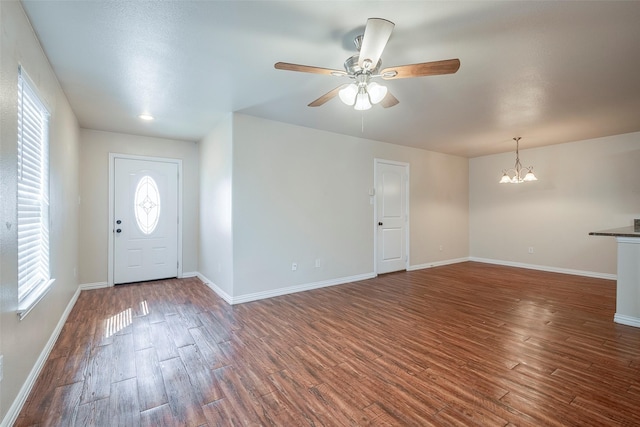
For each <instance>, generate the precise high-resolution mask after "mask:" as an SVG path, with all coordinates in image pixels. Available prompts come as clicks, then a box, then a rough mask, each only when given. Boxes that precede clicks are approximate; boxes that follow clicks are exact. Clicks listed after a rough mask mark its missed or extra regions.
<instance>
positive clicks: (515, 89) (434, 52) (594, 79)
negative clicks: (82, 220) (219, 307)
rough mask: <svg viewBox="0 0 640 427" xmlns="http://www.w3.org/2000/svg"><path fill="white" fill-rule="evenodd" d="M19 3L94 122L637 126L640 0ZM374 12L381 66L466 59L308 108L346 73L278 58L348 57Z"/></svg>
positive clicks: (444, 138)
mask: <svg viewBox="0 0 640 427" xmlns="http://www.w3.org/2000/svg"><path fill="white" fill-rule="evenodd" d="M22 3H23V6H24V9H25V11H26V13H27V15H28V17H29V19H30V21H31V23H32V25H33V27H34V29H35V32H36V34H37V35H38V37H39V39H40V41H41V43H42V46H43V48H44V51H45V53H46V54H47V56H48V58H49V60H50V62H51V64H52V66H53V68H54V70H55V72H56V74H57V76H58V78H59V80H60V83H61V85H62V88H63V89H64V91H65V93H66V94H67V96H68V98H69V101H70V103H71V106H72V108H73V109H74V111H75V112H76V115H77V117H78V120H79V122H80V125H81V126H82V127H85V128H91V129H98V130H107V131H115V132H124V133H131V134H139V135H150V136H157V137H166V138H173V139H185V140H194V141H197V140H200V139H202V138H203V136H204V135H206V134H207V133H208V132H209V131H211V130H212V129H213V127H214V126H215V125H216V123H217V122H218V121H219V120H220V119H221V118H222V117H224V116H226V115H228V114H229V113H230V112H240V113H244V114H248V115H253V116H258V117H264V118H267V119H272V120H277V121H282V122H286V123H292V124H296V125H300V126H306V127H311V128H316V129H323V130H327V131H332V132H338V133H342V134H347V135H353V136H358V137H364V138H369V139H374V140H380V141H386V142H390V143H394V144H401V145H408V146H413V147H421V148H425V149H428V150H432V151H438V152H442V153H449V154H455V155H460V156H465V157H476V156H481V155H486V154H493V153H498V152H505V151H513V149H514V143H513V141H512V139H511V138H512V137H514V136H522V137H523V139H522V142H521V148H525V149H526V148H531V147H535V146H543V145H550V144H558V143H562V142H568V141H576V140H581V139H588V138H594V137H600V136H606V135H613V134H622V133H627V132H634V131H640V73H639V70H640V2H639V1H626V2H612V1H603V2H597V1H590V2H581V1H572V2H551V1H548V2H506V1H496V2H482V1H473V2H443V1H439V2H427V1H424V2H422V1H254V2H250V1H193V2H191V1H164V2H155V1H154V2H148V1H144V2H143V1H56V0H49V1H28V0H25V1H23V2H22ZM369 17H380V18H385V19H388V20H391V21H393V22H395V24H396V26H395V29H394V32H393V34H392V36H391V39H390V40H389V43H388V45H387V47H386V49H385V51H384V53H383V55H382V61H383V66H392V65H404V64H412V63H416V62H425V61H434V60H440V59H450V58H459V59H460V61H461V67H460V70H459V71H458V72H457V73H456V74H453V75H444V76H431V77H420V78H413V79H402V80H393V81H388V82H386V84H387V86H388V87H389V89H390V90H391V91H392V93H393V94H394V95H395V96H396V97H397V98H398V99H399V100H400V104H399V105H397V106H395V107H393V108H389V109H383V108H381V107H380V106H375V107H374V108H373V109H371V110H368V111H366V112H364V113H361V112H357V111H354V110H353V109H352V108H350V107H348V106H346V105H343V104H342V103H341V102H340V101H339V99H338V98H335V99H333V100H331V101H329V102H328V103H327V104H325V105H324V106H322V107H317V108H310V107H307V106H306V105H307V104H308V103H309V102H311V101H312V100H314V99H316V98H318V97H319V96H320V95H322V94H324V93H325V92H327V91H329V90H331V89H333V88H334V87H336V86H338V85H340V84H342V83H343V82H344V79H341V78H338V77H332V76H326V75H316V74H306V73H294V72H289V71H280V70H275V69H274V67H273V64H274V63H275V62H277V61H285V62H293V63H298V64H304V65H314V66H321V67H327V68H337V69H342V63H343V62H344V60H345V59H347V58H348V57H349V56H351V55H352V54H354V53H355V48H354V47H353V38H354V37H355V36H356V35H358V34H360V33H362V30H363V28H364V25H365V23H366V20H367V18H369ZM347 81H348V80H347ZM142 112H149V113H151V114H152V115H154V116H155V117H156V120H155V121H153V122H142V121H140V120H139V119H138V118H137V116H138V114H140V113H142Z"/></svg>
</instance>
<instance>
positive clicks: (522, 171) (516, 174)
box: [500, 137, 538, 184]
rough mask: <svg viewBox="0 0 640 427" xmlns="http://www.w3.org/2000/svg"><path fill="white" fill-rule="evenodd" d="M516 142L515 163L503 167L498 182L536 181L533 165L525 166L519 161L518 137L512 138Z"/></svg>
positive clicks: (518, 182)
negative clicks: (509, 167)
mask: <svg viewBox="0 0 640 427" xmlns="http://www.w3.org/2000/svg"><path fill="white" fill-rule="evenodd" d="M513 140H514V141H515V142H516V165H515V166H514V167H513V168H512V169H504V170H503V171H502V178H501V179H500V184H520V183H521V182H529V181H537V180H538V178H536V176H535V175H534V174H533V166H528V167H526V168H523V167H522V164H521V163H520V153H519V150H518V148H519V147H518V146H519V145H520V137H517V138H513Z"/></svg>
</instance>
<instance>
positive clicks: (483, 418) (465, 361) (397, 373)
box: [16, 262, 640, 426]
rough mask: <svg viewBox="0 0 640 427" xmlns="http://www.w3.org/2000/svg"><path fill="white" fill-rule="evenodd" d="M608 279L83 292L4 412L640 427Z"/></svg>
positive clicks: (635, 342) (638, 390) (102, 421)
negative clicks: (39, 366)
mask: <svg viewBox="0 0 640 427" xmlns="http://www.w3.org/2000/svg"><path fill="white" fill-rule="evenodd" d="M614 312H615V282H612V281H608V280H601V279H590V278H584V277H578V276H570V275H563V274H554V273H546V272H539V271H533V270H523V269H517V268H509V267H500V266H494V265H488V264H480V263H471V262H469V263H463V264H456V265H451V266H445V267H438V268H432V269H427V270H420V271H414V272H401V273H393V274H388V275H384V276H380V277H378V278H376V279H372V280H365V281H361V282H357V283H353V284H348V285H341V286H335V287H331V288H324V289H320V290H315V291H308V292H304V293H298V294H293V295H287V296H282V297H278V298H272V299H269V300H263V301H257V302H252V303H246V304H241V305H237V306H229V305H227V304H226V303H225V302H224V301H223V300H221V299H220V298H218V297H217V296H216V295H215V294H214V293H213V292H212V291H211V290H209V289H208V288H207V287H206V286H205V285H203V284H202V283H201V282H200V281H199V280H197V279H184V280H168V281H161V282H151V283H145V284H138V285H127V286H118V287H115V288H108V289H99V290H92V291H83V292H82V293H81V295H80V297H79V299H78V302H77V303H76V306H75V307H74V309H73V311H72V312H71V314H70V316H69V318H68V320H67V322H66V324H65V326H64V329H63V331H62V332H61V335H60V337H59V339H58V342H57V343H56V345H55V347H54V349H53V350H52V352H51V355H50V357H49V359H48V360H47V362H46V365H45V367H44V369H43V370H42V373H41V374H40V377H39V378H38V381H37V383H36V384H35V386H34V388H33V390H32V392H31V394H30V396H29V398H28V400H27V402H26V403H25V405H24V408H23V410H22V412H21V414H20V417H19V419H18V421H17V423H16V425H18V426H30V425H55V426H63V425H79V426H80V425H81V426H88V425H95V426H116V425H122V426H137V425H141V426H174V425H176V426H177V425H180V426H182V425H185V426H201V425H205V426H217V425H225V426H226V425H277V426H296V425H327V426H340V425H420V426H426V425H436V426H449V425H451V426H454V425H455V426H459V425H479V426H516V425H518V426H571V425H576V426H577V425H579V426H610V425H611V426H614V425H640V405H639V403H640V329H638V328H633V327H629V326H623V325H619V324H616V323H614V322H613V315H614Z"/></svg>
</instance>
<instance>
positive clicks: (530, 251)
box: [529, 246, 533, 254]
mask: <svg viewBox="0 0 640 427" xmlns="http://www.w3.org/2000/svg"><path fill="white" fill-rule="evenodd" d="M529 253H530V254H532V253H533V246H529Z"/></svg>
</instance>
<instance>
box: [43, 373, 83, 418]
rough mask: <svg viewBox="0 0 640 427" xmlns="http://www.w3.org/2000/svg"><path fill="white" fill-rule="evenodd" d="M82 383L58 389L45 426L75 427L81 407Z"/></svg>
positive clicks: (52, 400)
mask: <svg viewBox="0 0 640 427" xmlns="http://www.w3.org/2000/svg"><path fill="white" fill-rule="evenodd" d="M81 393H82V383H81V382H80V383H74V384H69V385H63V386H60V387H56V389H55V392H54V394H53V398H52V399H51V405H50V408H51V409H50V411H49V414H50V415H49V416H48V417H47V418H45V419H44V420H43V422H42V425H43V426H62V425H74V424H75V419H76V416H77V413H78V406H79V405H80V394H81Z"/></svg>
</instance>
